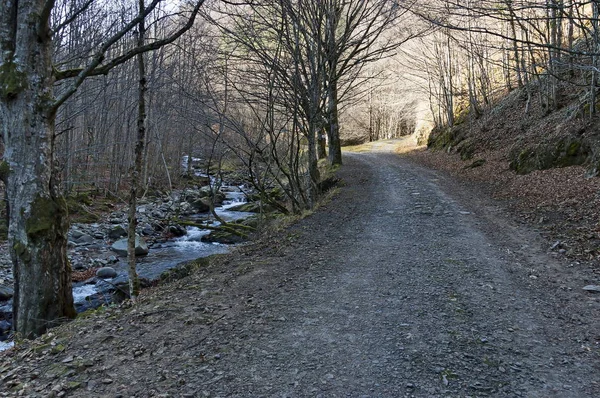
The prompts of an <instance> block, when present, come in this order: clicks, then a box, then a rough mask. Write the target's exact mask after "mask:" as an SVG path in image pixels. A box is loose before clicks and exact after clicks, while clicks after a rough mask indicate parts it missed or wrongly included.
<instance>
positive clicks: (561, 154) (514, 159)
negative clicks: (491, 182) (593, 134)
mask: <svg viewBox="0 0 600 398" xmlns="http://www.w3.org/2000/svg"><path fill="white" fill-rule="evenodd" d="M589 157H590V148H589V146H588V145H587V144H585V143H584V142H582V141H581V140H579V139H576V138H573V137H568V138H563V139H561V140H559V141H557V142H545V143H541V144H539V145H537V146H535V147H531V146H530V147H524V148H518V149H515V150H513V151H511V153H510V154H509V158H510V163H509V167H510V169H511V170H514V171H515V172H516V173H517V174H529V173H531V172H532V171H534V170H547V169H551V168H556V167H568V166H575V165H582V164H584V163H586V162H587V161H588V159H589Z"/></svg>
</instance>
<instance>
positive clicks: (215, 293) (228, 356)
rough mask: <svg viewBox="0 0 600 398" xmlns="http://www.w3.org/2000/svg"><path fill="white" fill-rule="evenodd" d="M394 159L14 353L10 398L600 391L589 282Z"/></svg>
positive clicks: (506, 222)
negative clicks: (248, 238)
mask: <svg viewBox="0 0 600 398" xmlns="http://www.w3.org/2000/svg"><path fill="white" fill-rule="evenodd" d="M393 149H394V147H393V146H392V145H391V144H388V145H386V144H379V145H375V146H374V147H373V150H372V152H370V153H350V154H347V156H346V158H345V162H346V165H345V166H344V167H343V169H342V170H341V172H340V177H341V178H342V181H343V183H342V187H341V188H340V191H339V193H338V194H337V196H335V198H334V199H333V200H332V201H331V202H330V203H328V204H326V205H323V206H322V207H321V208H320V209H319V210H318V211H317V212H316V213H315V214H313V215H311V216H309V217H307V218H305V219H303V220H301V221H300V222H298V223H297V224H295V225H294V226H292V227H291V228H288V229H286V230H284V231H281V232H280V233H279V234H278V235H277V237H276V238H272V239H271V240H266V241H263V242H261V243H259V244H256V245H253V246H248V247H243V248H241V249H240V250H238V251H237V252H236V253H234V254H232V255H230V256H227V257H223V258H221V259H219V260H217V261H215V262H214V263H213V265H211V266H210V267H208V268H205V269H203V270H201V271H200V272H199V273H197V274H195V275H192V276H190V277H188V278H185V279H183V280H181V281H178V282H175V283H173V284H170V285H167V286H164V287H161V288H158V289H156V290H153V291H151V292H150V293H148V294H147V295H146V296H145V297H142V298H141V299H140V301H139V303H137V304H136V305H134V306H131V307H121V308H112V309H108V310H106V311H99V312H98V313H97V314H96V315H93V316H89V317H87V318H85V319H81V320H77V321H76V322H73V323H70V324H67V325H65V326H62V327H60V328H57V329H55V330H54V331H53V332H52V335H50V336H46V337H45V338H43V339H40V340H38V341H36V342H34V343H31V344H29V345H28V344H26V345H23V346H22V347H20V348H18V349H15V350H11V351H9V352H7V353H6V354H4V358H3V357H2V356H1V355H2V354H0V360H1V362H0V380H2V381H3V382H2V383H0V396H2V394H4V395H5V396H13V395H17V394H18V393H19V392H21V394H23V395H28V396H32V397H36V396H39V397H46V396H49V395H50V396H73V397H117V396H123V397H151V396H163V397H484V396H492V397H518V396H522V397H544V398H546V397H594V396H598V391H600V367H599V363H600V362H599V359H600V345H599V341H600V332H598V330H600V324H599V320H600V300H599V298H600V295H597V294H594V293H592V292H586V291H584V290H582V287H583V285H584V284H585V283H584V279H585V275H581V274H582V273H583V271H578V270H577V269H574V268H569V267H567V264H563V263H561V262H560V260H558V259H556V258H554V257H552V256H550V255H549V254H548V253H547V249H548V248H547V247H546V246H547V245H546V243H545V241H544V240H542V239H540V237H539V236H538V235H536V234H535V233H533V232H531V231H529V230H527V229H526V228H525V227H523V226H520V225H518V224H516V223H512V222H511V221H510V219H509V218H508V217H507V216H506V214H505V213H504V210H502V209H501V208H499V207H498V206H497V205H496V204H495V202H493V201H491V200H489V199H486V198H485V197H484V196H483V195H481V194H479V193H478V192H474V191H469V190H467V189H464V188H462V187H461V186H460V185H459V184H457V183H456V182H455V181H454V180H452V179H450V178H449V177H444V176H442V175H440V174H436V173H435V172H432V171H430V170H427V169H424V168H422V167H420V166H417V165H415V164H414V163H412V162H411V161H409V160H407V159H405V158H403V157H400V156H398V155H396V154H393Z"/></svg>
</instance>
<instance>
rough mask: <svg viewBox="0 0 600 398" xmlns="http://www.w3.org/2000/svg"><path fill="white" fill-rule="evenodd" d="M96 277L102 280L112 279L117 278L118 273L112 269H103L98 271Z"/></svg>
mask: <svg viewBox="0 0 600 398" xmlns="http://www.w3.org/2000/svg"><path fill="white" fill-rule="evenodd" d="M96 276H97V277H98V278H102V279H111V278H115V277H116V276H117V271H116V270H115V269H114V268H112V267H102V268H99V269H98V271H96Z"/></svg>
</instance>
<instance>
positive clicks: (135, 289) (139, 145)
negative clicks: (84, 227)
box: [127, 0, 146, 300]
mask: <svg viewBox="0 0 600 398" xmlns="http://www.w3.org/2000/svg"><path fill="white" fill-rule="evenodd" d="M139 9H140V13H141V12H142V11H143V10H144V0H139ZM138 30H139V31H138V43H137V44H138V46H140V47H141V46H143V45H144V35H145V31H146V27H145V24H144V19H143V18H142V20H141V21H140V23H139V24H138ZM137 66H138V73H139V83H138V115H137V140H136V143H135V164H134V166H133V173H131V190H130V196H129V219H128V221H129V228H128V230H127V262H128V264H129V297H131V299H132V300H135V299H136V297H137V296H138V295H139V293H140V279H139V278H138V274H137V270H136V261H135V230H136V227H137V218H136V212H137V192H138V187H140V186H142V184H140V181H139V180H140V178H142V167H143V163H144V144H145V141H146V65H145V64H144V54H138V55H137Z"/></svg>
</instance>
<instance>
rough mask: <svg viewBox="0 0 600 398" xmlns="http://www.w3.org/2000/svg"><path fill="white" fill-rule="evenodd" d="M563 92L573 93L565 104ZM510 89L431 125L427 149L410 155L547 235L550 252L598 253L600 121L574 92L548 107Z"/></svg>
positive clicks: (593, 257) (590, 257) (580, 256)
mask: <svg viewBox="0 0 600 398" xmlns="http://www.w3.org/2000/svg"><path fill="white" fill-rule="evenodd" d="M569 98H573V100H572V101H571V102H569ZM526 102H527V101H526V95H524V93H523V91H520V90H515V91H513V92H511V93H510V94H508V95H507V96H506V97H504V98H503V99H502V100H500V101H499V102H498V103H497V104H496V105H495V106H493V107H492V108H491V109H490V110H489V111H487V112H486V113H484V114H483V115H482V116H481V117H479V118H477V119H475V120H473V119H472V118H469V117H468V116H464V117H462V118H459V120H460V121H459V123H458V124H457V125H455V126H454V127H452V128H443V129H437V130H435V131H433V132H432V134H431V136H430V138H429V141H428V150H420V151H416V152H414V153H412V154H411V155H410V156H412V157H413V158H414V159H415V160H418V161H419V162H421V163H423V164H426V165H428V166H430V167H433V168H436V169H440V170H445V171H447V172H450V173H451V174H453V175H457V176H460V177H461V178H463V179H464V180H465V181H468V182H473V183H477V184H478V185H480V186H482V187H483V188H484V189H485V190H487V191H488V193H490V194H491V195H492V196H494V197H496V198H498V199H502V200H504V201H505V202H506V204H507V205H508V206H509V207H510V208H511V209H513V210H514V211H515V212H516V214H517V215H518V217H519V218H520V219H521V220H522V221H523V222H527V223H529V224H531V225H533V226H535V227H536V228H538V229H539V230H540V231H541V233H542V234H543V235H544V236H545V237H546V238H547V239H548V240H549V245H550V246H551V247H552V250H554V251H555V252H556V255H566V256H568V257H569V258H572V259H573V260H576V261H582V260H585V261H592V263H593V264H595V265H597V264H599V263H600V262H599V259H600V223H599V210H598V209H599V208H600V207H599V205H600V178H598V177H597V174H598V169H599V167H598V165H599V164H600V162H599V161H600V128H599V127H600V122H599V120H598V117H597V116H594V117H590V116H589V115H583V114H582V111H581V110H580V107H579V105H578V102H577V100H576V95H575V94H573V95H571V96H570V97H569V96H568V95H565V97H564V101H563V104H562V106H561V107H560V108H559V109H558V110H556V111H554V112H550V113H549V112H547V111H546V110H545V109H544V108H543V107H542V106H541V105H540V103H539V101H537V100H536V96H535V95H534V96H533V97H532V100H531V102H530V104H529V111H528V112H525V109H526ZM461 119H462V120H461Z"/></svg>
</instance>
